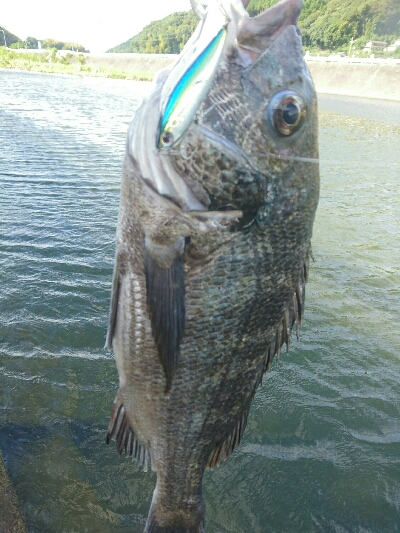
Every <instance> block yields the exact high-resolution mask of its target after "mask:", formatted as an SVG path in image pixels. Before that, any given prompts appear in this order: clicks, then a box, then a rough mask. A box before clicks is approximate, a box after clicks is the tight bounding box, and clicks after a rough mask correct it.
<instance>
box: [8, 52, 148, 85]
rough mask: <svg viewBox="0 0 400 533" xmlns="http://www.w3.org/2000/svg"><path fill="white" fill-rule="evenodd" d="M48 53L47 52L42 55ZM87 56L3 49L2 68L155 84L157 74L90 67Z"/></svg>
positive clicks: (97, 66)
mask: <svg viewBox="0 0 400 533" xmlns="http://www.w3.org/2000/svg"><path fill="white" fill-rule="evenodd" d="M41 52H45V53H41ZM87 55H88V54H83V53H79V54H77V53H73V52H68V53H66V54H62V55H61V54H59V53H57V50H56V49H51V50H45V51H42V50H40V51H39V50H37V51H35V52H33V51H30V50H29V51H28V50H26V51H25V50H23V51H21V50H9V49H6V48H4V46H3V47H0V68H5V69H10V70H23V71H28V72H39V73H43V74H69V75H75V76H91V77H99V78H112V79H124V80H137V81H152V79H153V77H154V72H151V71H149V72H141V71H134V72H130V71H129V72H128V71H126V70H123V69H118V68H110V67H107V66H101V65H95V66H91V65H88V64H87Z"/></svg>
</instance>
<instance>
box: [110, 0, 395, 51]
mask: <svg viewBox="0 0 400 533" xmlns="http://www.w3.org/2000/svg"><path fill="white" fill-rule="evenodd" d="M275 3H276V0H251V1H250V4H249V6H248V11H249V12H250V14H251V15H252V16H254V15H257V14H258V13H260V12H261V11H263V10H264V9H267V8H268V7H270V6H271V5H274V4H275ZM196 25H197V19H196V17H195V15H194V13H193V12H192V11H189V12H179V13H173V14H172V15H169V16H168V17H165V18H164V19H162V20H157V21H154V22H151V23H150V24H149V25H148V26H146V27H145V28H144V29H143V30H142V31H141V32H140V33H139V34H137V35H135V36H134V37H133V38H132V39H129V40H128V41H126V42H125V43H122V44H120V45H119V46H116V47H114V48H111V49H110V50H108V52H137V53H152V54H176V53H179V52H180V51H181V49H182V47H183V45H184V44H185V42H186V41H187V39H188V38H189V36H190V35H191V34H192V32H193V30H194V28H195V27H196ZM299 25H300V28H301V30H302V34H303V43H304V46H305V47H306V48H311V49H316V50H317V49H318V50H340V49H346V50H347V49H348V46H349V42H350V40H351V39H354V40H355V42H354V47H355V48H356V49H362V48H363V46H364V44H365V43H366V42H367V41H369V40H377V41H386V42H388V43H392V42H394V41H395V40H396V39H399V38H400V0H304V8H303V11H302V14H301V16H300V20H299Z"/></svg>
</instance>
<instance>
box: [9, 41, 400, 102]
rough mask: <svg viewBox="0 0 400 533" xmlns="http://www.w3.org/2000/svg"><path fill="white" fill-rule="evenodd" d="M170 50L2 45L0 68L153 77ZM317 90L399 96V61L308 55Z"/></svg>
mask: <svg viewBox="0 0 400 533" xmlns="http://www.w3.org/2000/svg"><path fill="white" fill-rule="evenodd" d="M175 58H176V56H175V55H168V54H96V55H95V54H80V53H76V52H68V51H65V50H63V51H59V52H57V53H55V52H50V51H49V50H37V51H35V53H32V52H31V51H28V50H18V51H15V50H12V51H10V50H4V51H2V52H1V54H0V67H3V68H14V69H19V70H30V71H33V72H47V73H52V74H74V75H78V76H98V77H105V78H114V79H119V78H120V79H132V80H143V81H151V80H152V79H153V77H154V74H155V73H156V72H157V71H158V70H160V69H163V68H165V67H167V66H168V65H170V64H171V63H172V61H174V59H175ZM306 61H307V64H308V67H309V69H310V71H311V74H312V77H313V79H314V83H315V86H316V89H317V92H319V93H329V94H336V95H341V96H357V97H364V98H378V99H384V100H394V101H400V60H390V59H373V58H371V59H356V58H347V57H338V56H333V57H312V56H309V55H308V56H306Z"/></svg>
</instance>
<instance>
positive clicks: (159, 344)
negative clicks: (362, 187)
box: [106, 0, 319, 533]
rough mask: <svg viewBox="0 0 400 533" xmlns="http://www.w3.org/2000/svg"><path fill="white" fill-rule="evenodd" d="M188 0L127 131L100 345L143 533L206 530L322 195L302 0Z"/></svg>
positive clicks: (294, 311)
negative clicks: (207, 483)
mask: <svg viewBox="0 0 400 533" xmlns="http://www.w3.org/2000/svg"><path fill="white" fill-rule="evenodd" d="M191 3H192V7H193V9H194V11H195V13H196V14H197V15H198V17H199V18H200V22H199V26H198V28H197V30H195V32H194V34H193V36H192V37H191V38H190V39H189V41H188V43H187V44H186V46H185V47H184V49H183V51H182V53H181V55H180V56H178V57H177V58H176V60H175V61H174V62H173V63H172V65H171V66H170V67H169V68H167V69H165V70H163V71H160V72H159V73H158V74H157V75H156V77H155V79H154V82H153V87H152V90H151V92H150V94H149V95H148V96H147V97H146V98H145V99H144V101H143V103H142V104H141V106H140V107H139V108H138V110H137V111H136V113H135V116H134V118H133V120H132V122H131V124H130V126H129V129H128V134H127V143H126V154H125V158H124V162H123V170H122V182H121V196H120V208H119V215H118V222H117V234H116V254H115V263H114V274H113V280H112V293H111V302H110V317H109V324H108V332H107V339H106V347H107V348H108V349H112V350H113V352H114V357H115V361H116V366H117V370H118V375H119V389H118V391H117V395H116V398H115V401H114V406H113V408H112V412H111V418H110V423H109V426H108V433H107V439H106V440H107V443H109V442H110V441H111V440H112V439H114V440H116V447H117V451H118V453H119V454H124V455H126V456H128V457H132V458H133V459H135V460H136V461H137V462H138V464H139V465H142V466H143V467H144V469H145V470H146V469H147V467H148V465H150V466H151V468H152V469H153V470H154V471H155V472H156V474H157V481H156V487H155V489H154V493H153V497H152V501H151V505H150V510H149V513H148V517H147V521H146V525H145V529H144V533H204V532H205V529H206V506H205V500H204V496H203V491H202V480H203V475H204V471H205V469H206V468H214V467H216V466H218V465H219V464H220V462H221V461H222V460H225V459H227V458H228V457H229V456H230V455H231V454H232V452H233V451H234V450H235V449H236V448H237V447H238V446H239V444H240V441H241V439H242V436H243V432H244V430H245V427H246V422H247V419H248V415H249V411H250V407H251V403H252V400H253V398H254V395H255V393H256V391H257V389H258V388H259V386H260V385H261V383H262V380H263V377H264V375H265V373H266V372H267V371H268V370H269V369H270V367H271V364H272V362H273V360H275V359H277V358H279V355H280V352H281V349H282V347H283V346H284V345H285V344H286V347H287V349H288V348H289V343H290V337H291V333H292V330H293V329H295V330H296V333H297V335H298V334H299V329H300V325H301V322H302V319H303V315H304V300H305V284H306V281H307V279H308V272H309V263H310V258H311V255H312V252H311V237H312V229H313V223H314V218H315V213H316V209H317V204H318V197H319V159H318V117H317V115H318V113H317V98H316V92H315V88H314V85H313V81H312V79H311V75H310V73H309V71H308V68H307V65H306V63H305V61H304V58H303V53H302V42H301V35H300V30H299V28H298V26H297V21H298V17H299V15H300V12H301V8H302V2H301V0H281V1H280V2H279V3H277V4H275V5H274V6H272V7H271V8H269V9H267V10H266V11H264V12H262V13H260V14H259V15H257V16H255V17H251V16H250V15H249V13H248V12H247V10H246V7H247V4H248V1H247V0H214V1H213V2H209V4H208V7H205V6H204V5H203V3H202V2H200V1H199V0H191ZM216 13H218V16H217V15H216ZM220 13H221V14H222V15H221V16H220ZM210 17H211V18H210ZM207 19H208V20H209V21H210V20H211V19H212V20H214V22H213V24H211V23H208V22H207ZM215 20H217V22H215ZM220 32H222V33H220ZM218 35H220V38H221V42H222V41H223V46H213V45H212V46H211V47H210V46H209V45H210V43H212V42H213V39H215V38H216V36H218ZM222 37H223V38H222ZM214 44H215V42H214ZM209 61H210V62H211V63H212V68H210V70H209V73H210V74H209V76H208V77H207V76H204V75H203V72H204V69H205V68H208V67H207V65H206V63H207V62H209ZM195 63H196V65H197V66H196V68H194V69H193V68H192V66H193V65H194V64H195ZM187 72H190V75H189V76H186V73H187ZM185 76H186V77H185ZM193 84H198V85H199V87H198V89H199V90H198V93H197V97H196V98H195V99H193V97H192V96H188V95H193V93H192V92H191V87H192V86H193ZM171 99H172V101H174V100H175V101H178V100H179V101H180V104H179V106H178V107H174V106H169V102H171ZM185 102H186V106H187V111H186V113H187V115H185V105H183V104H184V103H185ZM166 115H167V117H166ZM188 117H189V118H188ZM166 124H168V130H167V129H166ZM166 132H167V133H170V134H171V135H172V137H173V140H172V141H171V139H170V138H168V135H167V136H165V135H164V137H163V134H164V133H166ZM163 139H164V140H166V141H171V142H163Z"/></svg>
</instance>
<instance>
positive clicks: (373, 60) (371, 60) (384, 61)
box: [304, 54, 400, 65]
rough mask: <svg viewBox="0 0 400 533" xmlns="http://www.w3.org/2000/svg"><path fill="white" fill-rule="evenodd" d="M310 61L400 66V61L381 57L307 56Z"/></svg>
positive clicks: (306, 58) (305, 57)
mask: <svg viewBox="0 0 400 533" xmlns="http://www.w3.org/2000/svg"><path fill="white" fill-rule="evenodd" d="M304 59H305V60H306V61H307V62H308V61H318V62H321V63H367V64H369V65H400V59H392V58H381V57H343V56H336V55H333V56H311V55H307V54H306V55H305V56H304Z"/></svg>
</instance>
